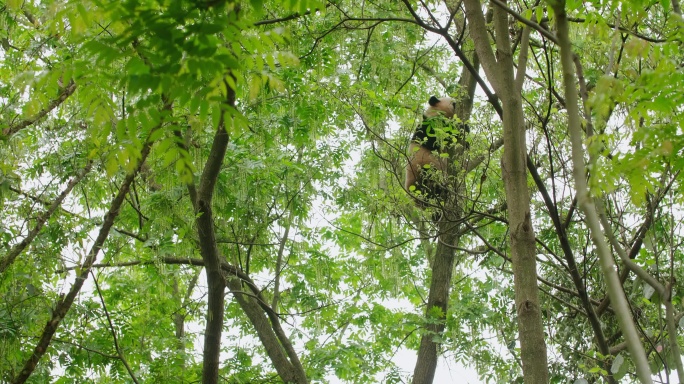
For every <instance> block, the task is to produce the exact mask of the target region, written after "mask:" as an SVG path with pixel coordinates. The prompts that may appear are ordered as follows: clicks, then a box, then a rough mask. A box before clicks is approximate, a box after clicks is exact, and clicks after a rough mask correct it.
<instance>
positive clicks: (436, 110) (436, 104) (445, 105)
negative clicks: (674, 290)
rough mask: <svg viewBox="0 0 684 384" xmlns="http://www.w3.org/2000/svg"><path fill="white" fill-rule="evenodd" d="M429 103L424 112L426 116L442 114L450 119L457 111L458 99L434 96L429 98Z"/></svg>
mask: <svg viewBox="0 0 684 384" xmlns="http://www.w3.org/2000/svg"><path fill="white" fill-rule="evenodd" d="M428 104H430V106H429V107H428V108H427V109H426V110H425V112H424V113H423V115H425V117H426V118H430V117H435V116H439V115H442V116H444V117H447V118H449V119H450V118H452V117H454V112H456V101H454V99H452V98H451V97H442V98H437V97H435V96H432V97H430V100H428Z"/></svg>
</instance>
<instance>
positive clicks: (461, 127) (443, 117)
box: [404, 96, 469, 207]
mask: <svg viewBox="0 0 684 384" xmlns="http://www.w3.org/2000/svg"><path fill="white" fill-rule="evenodd" d="M428 104H429V106H428V108H427V109H426V110H425V112H423V121H422V123H421V124H420V125H419V126H418V127H417V128H416V130H415V132H414V133H413V136H412V137H411V143H410V144H409V162H408V164H407V166H406V181H405V183H404V186H405V188H406V190H407V191H409V192H412V191H411V186H415V191H419V192H420V195H419V199H418V200H417V203H418V205H419V206H421V207H422V206H423V202H424V200H427V199H432V198H438V197H440V196H441V195H442V193H443V191H444V189H443V188H442V187H441V186H440V182H439V178H440V177H439V175H438V174H432V175H429V176H434V177H428V174H427V171H428V169H431V170H433V171H430V172H436V173H443V172H445V171H446V168H447V159H446V158H445V157H441V156H439V154H440V153H442V152H444V151H445V150H446V149H447V146H448V145H451V144H453V143H456V142H461V143H462V144H463V146H464V147H465V148H466V149H467V142H465V133H467V132H468V131H469V128H468V126H467V125H465V124H457V122H456V121H455V120H453V117H454V113H455V112H456V102H455V101H454V99H452V98H450V97H442V98H437V97H435V96H432V97H430V100H428ZM421 200H423V201H422V202H421Z"/></svg>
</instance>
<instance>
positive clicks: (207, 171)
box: [188, 83, 235, 384]
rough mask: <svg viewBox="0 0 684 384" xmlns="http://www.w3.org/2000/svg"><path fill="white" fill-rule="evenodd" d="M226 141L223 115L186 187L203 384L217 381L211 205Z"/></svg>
mask: <svg viewBox="0 0 684 384" xmlns="http://www.w3.org/2000/svg"><path fill="white" fill-rule="evenodd" d="M226 88H227V92H228V94H227V95H226V105H227V107H228V108H229V109H232V108H234V107H235V90H233V89H232V88H230V87H229V86H228V84H227V83H226ZM224 113H225V114H226V115H228V114H229V113H233V112H232V111H226V112H224ZM228 139H229V137H228V132H226V126H225V116H222V117H221V119H220V122H219V125H218V128H217V129H216V134H215V135H214V141H213V143H212V146H211V151H210V152H209V157H208V158H207V162H206V164H205V165H204V170H203V171H202V177H201V179H200V184H199V188H198V189H197V192H196V193H195V191H194V186H193V185H189V186H188V188H189V189H190V196H191V198H192V199H193V205H194V207H195V213H196V217H197V219H196V220H195V224H196V225H197V235H198V238H199V244H200V254H201V255H202V260H204V269H205V272H206V274H207V288H208V289H207V316H206V319H207V324H206V327H205V331H204V351H203V352H202V353H203V356H202V357H203V366H202V382H203V383H204V384H216V383H218V378H219V363H220V362H219V357H220V354H221V333H222V331H223V314H224V303H225V295H224V294H225V289H226V280H225V278H224V276H223V272H222V271H221V261H222V260H221V255H220V253H219V251H218V248H217V246H216V234H215V231H214V215H213V213H212V209H211V205H212V199H213V196H214V188H215V186H216V181H217V179H218V175H219V171H220V169H221V164H223V158H224V157H225V155H226V150H227V148H228Z"/></svg>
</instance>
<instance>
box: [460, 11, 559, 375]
mask: <svg viewBox="0 0 684 384" xmlns="http://www.w3.org/2000/svg"><path fill="white" fill-rule="evenodd" d="M464 4H465V7H466V17H467V19H468V22H469V23H470V31H471V36H472V38H473V41H474V42H475V49H476V51H477V54H478V56H479V57H480V59H481V60H482V67H483V69H484V71H485V74H486V75H487V78H488V80H489V81H490V83H491V84H492V86H493V87H494V89H495V90H496V94H497V95H498V96H499V97H500V99H501V102H502V107H503V129H504V152H503V159H502V174H503V179H504V187H505V191H506V202H507V206H508V221H509V236H510V242H511V243H510V249H511V258H512V260H513V275H514V286H515V307H516V312H517V315H518V334H519V340H520V347H521V359H522V365H523V376H524V380H525V383H527V384H532V383H544V384H546V383H548V366H547V357H546V343H545V341H544V329H543V324H542V321H541V310H540V307H539V292H538V288H537V262H536V259H535V255H536V247H535V235H534V228H533V227H532V221H531V215H530V191H529V189H528V187H527V172H526V154H527V150H526V144H525V124H524V118H523V110H522V98H521V94H520V89H519V88H518V87H516V81H515V76H514V73H513V52H512V51H511V42H510V37H509V31H508V27H509V23H508V17H507V14H506V12H505V11H504V10H503V9H501V8H499V7H494V27H495V32H496V57H495V56H494V53H493V52H492V50H491V45H490V41H489V37H488V34H487V30H486V26H485V20H484V15H483V14H482V8H481V3H480V2H479V1H477V0H465V1H464ZM519 71H525V66H524V65H521V66H519ZM522 74H523V73H522V72H521V73H519V77H520V78H522V77H521V76H522ZM518 83H519V84H518V85H519V86H520V85H522V81H519V82H518Z"/></svg>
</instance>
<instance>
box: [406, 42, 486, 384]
mask: <svg viewBox="0 0 684 384" xmlns="http://www.w3.org/2000/svg"><path fill="white" fill-rule="evenodd" d="M473 66H474V67H475V68H479V61H478V60H477V56H476V55H475V57H474V58H473ZM459 84H460V85H461V87H463V89H465V90H466V92H467V94H466V96H465V97H464V98H463V99H462V100H459V105H458V107H457V110H456V116H457V117H458V118H459V119H461V120H462V121H466V120H467V119H468V118H469V116H470V112H471V110H472V108H473V97H474V94H475V78H474V77H473V76H472V74H470V73H469V72H468V70H467V69H466V68H465V67H464V68H463V71H462V73H461V79H460V81H459ZM449 159H459V161H456V162H454V161H449V164H450V167H449V168H448V169H447V173H448V177H449V180H455V182H454V183H452V185H454V186H455V188H454V189H455V191H456V192H455V193H453V192H452V193H451V194H452V195H453V196H451V197H450V198H449V199H448V200H447V202H446V204H445V207H444V214H443V215H442V219H441V220H440V223H439V232H440V233H441V234H442V235H441V236H440V237H439V242H438V244H437V250H436V254H435V258H434V261H433V263H432V279H431V280H430V293H429V295H428V302H427V306H426V309H425V317H426V318H432V319H431V320H430V321H429V323H428V325H427V326H426V328H425V333H424V334H423V337H422V338H421V340H420V347H419V349H418V359H417V361H416V367H415V369H414V371H413V384H430V383H432V381H433V380H434V377H435V371H436V369H437V359H438V348H439V344H440V343H439V342H438V341H436V339H439V337H440V336H441V335H442V333H443V332H444V321H445V319H446V313H447V310H448V302H449V288H450V287H451V278H452V275H453V269H454V261H455V257H454V256H455V250H454V248H453V247H451V246H450V245H452V244H457V243H458V239H459V237H460V236H459V235H458V232H459V227H460V225H458V224H455V223H458V222H459V221H460V219H461V217H462V210H463V207H461V206H460V205H461V204H462V202H461V201H460V199H459V195H460V193H459V192H458V191H459V190H460V189H461V187H460V185H461V184H462V179H463V175H464V173H465V163H464V161H463V160H464V159H465V156H464V153H463V150H461V151H460V153H459V152H458V151H455V150H452V151H450V153H449ZM435 308H437V309H438V311H435ZM436 312H437V313H438V317H437V318H436V319H435V318H434V314H435V313H436Z"/></svg>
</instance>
